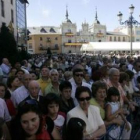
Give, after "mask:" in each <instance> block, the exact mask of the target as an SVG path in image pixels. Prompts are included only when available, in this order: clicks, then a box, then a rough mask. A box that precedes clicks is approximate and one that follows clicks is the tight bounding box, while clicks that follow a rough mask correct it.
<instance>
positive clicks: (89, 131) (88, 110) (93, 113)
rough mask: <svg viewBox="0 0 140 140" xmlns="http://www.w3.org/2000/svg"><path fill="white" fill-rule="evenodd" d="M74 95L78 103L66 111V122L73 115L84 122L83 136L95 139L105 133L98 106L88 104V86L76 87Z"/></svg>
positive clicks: (89, 95)
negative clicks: (84, 131)
mask: <svg viewBox="0 0 140 140" xmlns="http://www.w3.org/2000/svg"><path fill="white" fill-rule="evenodd" d="M75 97H76V99H77V100H78V103H79V105H78V106H76V107H75V108H74V109H72V110H71V111H69V112H68V114H67V123H68V122H69V120H70V119H71V118H73V117H77V118H81V119H82V120H84V121H85V123H86V133H85V134H84V136H85V137H86V138H89V139H96V138H98V137H100V136H102V135H103V134H105V133H106V129H105V125H104V122H103V120H102V118H101V116H100V112H99V109H98V107H95V106H92V105H90V99H91V91H90V89H89V88H88V87H84V86H81V87H77V89H76V93H75Z"/></svg>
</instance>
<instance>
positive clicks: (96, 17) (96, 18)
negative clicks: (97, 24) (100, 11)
mask: <svg viewBox="0 0 140 140" xmlns="http://www.w3.org/2000/svg"><path fill="white" fill-rule="evenodd" d="M95 20H98V16H97V7H96V14H95Z"/></svg>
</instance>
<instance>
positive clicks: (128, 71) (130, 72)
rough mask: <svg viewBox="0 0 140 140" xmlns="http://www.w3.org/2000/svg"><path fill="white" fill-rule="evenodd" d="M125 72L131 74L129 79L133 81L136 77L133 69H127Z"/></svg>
mask: <svg viewBox="0 0 140 140" xmlns="http://www.w3.org/2000/svg"><path fill="white" fill-rule="evenodd" d="M125 73H127V74H128V75H129V80H130V81H131V80H132V79H133V77H134V72H132V71H131V70H127V71H125Z"/></svg>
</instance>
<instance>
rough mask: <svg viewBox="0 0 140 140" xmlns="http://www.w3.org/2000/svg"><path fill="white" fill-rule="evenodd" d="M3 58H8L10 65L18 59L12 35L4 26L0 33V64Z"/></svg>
mask: <svg viewBox="0 0 140 140" xmlns="http://www.w3.org/2000/svg"><path fill="white" fill-rule="evenodd" d="M4 57H6V58H8V59H9V61H10V63H11V64H14V63H15V62H16V61H17V60H18V57H19V55H18V50H17V44H16V41H15V38H14V35H13V34H12V33H11V32H10V31H9V29H8V28H7V27H6V26H5V24H3V25H2V27H1V32H0V62H1V60H2V58H4Z"/></svg>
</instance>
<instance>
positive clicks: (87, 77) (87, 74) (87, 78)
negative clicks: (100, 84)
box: [84, 72, 91, 82]
mask: <svg viewBox="0 0 140 140" xmlns="http://www.w3.org/2000/svg"><path fill="white" fill-rule="evenodd" d="M90 77H91V76H90V74H89V73H88V72H85V74H84V79H85V80H86V81H87V82H88V81H90Z"/></svg>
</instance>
